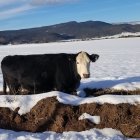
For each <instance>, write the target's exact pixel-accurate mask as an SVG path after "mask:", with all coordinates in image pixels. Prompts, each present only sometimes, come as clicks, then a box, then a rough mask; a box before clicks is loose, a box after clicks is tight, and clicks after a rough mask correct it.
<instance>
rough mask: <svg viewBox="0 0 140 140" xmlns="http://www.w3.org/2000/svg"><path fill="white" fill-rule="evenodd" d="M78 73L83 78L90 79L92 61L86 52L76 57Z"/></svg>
mask: <svg viewBox="0 0 140 140" xmlns="http://www.w3.org/2000/svg"><path fill="white" fill-rule="evenodd" d="M76 66H77V72H78V74H79V75H80V77H81V78H89V77H90V72H89V68H90V59H89V57H88V55H87V53H85V52H80V53H79V54H78V55H77V57H76Z"/></svg>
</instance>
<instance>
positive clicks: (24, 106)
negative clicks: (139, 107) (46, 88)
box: [0, 91, 140, 115]
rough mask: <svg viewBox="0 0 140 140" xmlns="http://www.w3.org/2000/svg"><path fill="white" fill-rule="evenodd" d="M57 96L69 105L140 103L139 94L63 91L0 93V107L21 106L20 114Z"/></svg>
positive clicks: (12, 107) (11, 107) (13, 108)
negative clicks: (81, 94) (89, 94)
mask: <svg viewBox="0 0 140 140" xmlns="http://www.w3.org/2000/svg"><path fill="white" fill-rule="evenodd" d="M53 96H56V97H57V100H58V101H59V102H61V103H63V104H69V105H80V104H85V103H99V104H104V103H110V104H120V103H130V104H134V105H136V104H138V103H140V96H139V95H127V96H125V95H121V96H120V95H102V96H99V97H88V98H83V97H78V96H75V95H70V94H66V93H62V92H57V91H53V92H48V93H42V94H36V95H26V96H25V95H18V96H15V95H0V97H1V98H0V107H8V108H10V109H12V110H15V109H16V108H17V107H20V109H19V111H18V113H19V114H20V115H22V114H25V113H28V112H29V111H30V110H31V108H32V107H33V106H35V105H36V104H37V102H38V101H40V100H41V99H43V98H47V97H53Z"/></svg>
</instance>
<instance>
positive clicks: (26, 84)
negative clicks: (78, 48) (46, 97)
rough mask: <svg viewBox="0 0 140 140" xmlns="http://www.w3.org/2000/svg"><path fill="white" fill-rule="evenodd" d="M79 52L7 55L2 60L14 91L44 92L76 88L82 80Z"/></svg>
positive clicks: (6, 75)
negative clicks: (78, 68)
mask: <svg viewBox="0 0 140 140" xmlns="http://www.w3.org/2000/svg"><path fill="white" fill-rule="evenodd" d="M77 55H78V54H64V53H63V54H43V55H15V56H6V57H5V58H4V59H3V60H2V62H1V68H2V72H3V79H4V93H6V85H8V87H9V89H10V93H12V94H16V93H18V92H20V91H21V90H26V91H29V92H31V93H41V92H46V91H51V90H58V91H63V92H73V91H75V90H76V89H77V88H78V87H79V84H80V79H81V77H80V75H79V74H78V72H77V65H76V58H77Z"/></svg>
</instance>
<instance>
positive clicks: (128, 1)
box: [0, 0, 140, 31]
mask: <svg viewBox="0 0 140 140" xmlns="http://www.w3.org/2000/svg"><path fill="white" fill-rule="evenodd" d="M139 6H140V1H139V0H133V1H132V0H123V1H121V0H108V1H101V0H86V1H85V0H40V1H37V0H20V1H19V0H4V1H0V31H7V30H20V29H29V28H36V27H43V26H50V25H55V24H60V23H67V22H71V21H76V22H86V21H102V22H107V23H111V24H112V23H129V22H139V21H140V17H139V15H138V13H140V8H139Z"/></svg>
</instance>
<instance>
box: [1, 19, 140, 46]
mask: <svg viewBox="0 0 140 140" xmlns="http://www.w3.org/2000/svg"><path fill="white" fill-rule="evenodd" d="M123 32H131V33H136V32H140V24H129V23H124V24H123V23H121V24H110V23H106V22H101V21H86V22H76V21H71V22H67V23H61V24H56V25H51V26H44V27H37V28H30V29H21V30H11V31H0V44H9V43H11V44H22V43H45V42H54V41H60V40H69V39H86V38H94V37H104V36H112V35H116V34H120V33H123Z"/></svg>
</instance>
